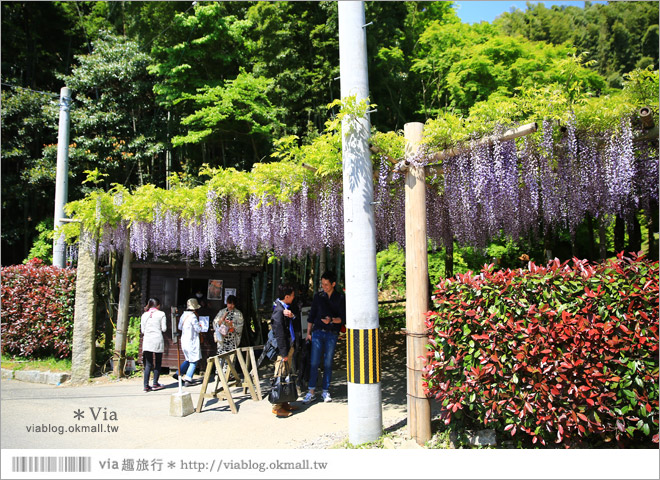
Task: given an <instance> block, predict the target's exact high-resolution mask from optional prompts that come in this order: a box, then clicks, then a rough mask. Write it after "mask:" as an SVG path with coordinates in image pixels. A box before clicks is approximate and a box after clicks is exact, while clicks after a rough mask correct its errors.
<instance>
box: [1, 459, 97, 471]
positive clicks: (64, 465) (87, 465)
mask: <svg viewBox="0 0 660 480" xmlns="http://www.w3.org/2000/svg"><path fill="white" fill-rule="evenodd" d="M11 471H12V472H91V471H92V457H12V459H11Z"/></svg>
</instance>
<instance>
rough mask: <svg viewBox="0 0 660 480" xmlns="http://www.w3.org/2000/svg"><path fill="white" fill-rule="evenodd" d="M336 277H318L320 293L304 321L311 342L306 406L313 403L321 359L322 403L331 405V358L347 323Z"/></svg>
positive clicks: (344, 298)
mask: <svg viewBox="0 0 660 480" xmlns="http://www.w3.org/2000/svg"><path fill="white" fill-rule="evenodd" d="M336 285H337V277H336V276H335V274H334V273H333V272H325V273H324V274H323V275H321V288H322V289H323V291H322V292H320V293H317V294H316V295H314V300H313V301H312V309H311V310H310V312H309V317H308V318H307V322H308V323H307V338H308V339H311V341H312V351H311V355H310V357H311V358H310V372H309V385H308V387H309V391H308V392H307V394H306V395H305V398H304V399H303V403H305V404H307V403H310V402H312V401H314V400H315V396H314V389H315V388H316V381H317V379H318V374H319V366H320V365H321V356H323V392H322V393H321V397H322V398H323V401H324V402H331V401H332V397H331V396H330V390H329V389H330V380H331V379H332V359H333V357H334V355H335V346H336V345H337V338H338V337H339V331H340V330H341V327H342V325H345V324H346V297H344V295H342V294H341V293H339V292H337V291H336V290H335V286H336Z"/></svg>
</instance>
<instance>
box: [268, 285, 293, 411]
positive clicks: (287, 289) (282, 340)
mask: <svg viewBox="0 0 660 480" xmlns="http://www.w3.org/2000/svg"><path fill="white" fill-rule="evenodd" d="M295 296H296V291H295V290H294V288H293V287H292V286H291V285H290V284H284V285H280V286H279V297H278V299H277V300H276V301H275V303H274V305H273V314H272V315H271V317H270V318H271V328H272V329H273V336H274V337H275V340H276V341H277V350H278V352H277V360H276V361H275V373H274V374H275V375H278V372H280V370H281V369H282V368H283V363H286V364H287V365H288V368H289V371H291V363H292V361H293V352H294V348H293V340H294V338H295V337H294V334H293V325H292V323H291V322H292V321H293V319H294V318H295V317H294V315H293V312H292V311H291V309H290V305H291V303H292V302H293V299H294V298H295ZM294 410H297V407H295V406H293V405H291V404H289V403H288V402H286V403H276V404H274V405H273V413H274V414H275V415H277V416H278V417H282V418H286V417H289V416H291V414H292V413H291V412H292V411H294Z"/></svg>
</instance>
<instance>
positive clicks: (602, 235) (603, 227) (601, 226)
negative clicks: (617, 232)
mask: <svg viewBox="0 0 660 480" xmlns="http://www.w3.org/2000/svg"><path fill="white" fill-rule="evenodd" d="M598 247H599V250H600V259H601V260H605V259H606V258H607V224H606V221H605V217H604V216H602V215H601V217H600V218H599V219H598Z"/></svg>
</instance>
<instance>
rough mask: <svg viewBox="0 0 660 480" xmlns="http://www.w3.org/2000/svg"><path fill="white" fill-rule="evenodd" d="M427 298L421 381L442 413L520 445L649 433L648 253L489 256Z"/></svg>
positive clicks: (653, 315)
mask: <svg viewBox="0 0 660 480" xmlns="http://www.w3.org/2000/svg"><path fill="white" fill-rule="evenodd" d="M433 301H434V305H435V311H432V312H429V314H428V319H427V325H428V327H429V328H430V329H431V335H430V337H429V338H430V345H429V346H428V348H429V350H428V353H427V365H426V368H425V386H426V389H427V394H428V395H432V396H434V397H435V398H436V399H437V400H439V401H440V402H442V405H443V407H444V408H443V409H442V416H443V418H444V421H445V423H446V424H451V423H452V422H454V423H460V424H462V425H463V426H464V427H466V428H475V427H477V426H479V425H483V426H486V427H487V428H494V429H495V430H496V431H497V432H498V433H499V434H500V435H502V436H503V438H513V439H514V440H516V439H518V440H519V444H520V445H524V444H528V443H531V444H532V445H534V444H543V445H546V444H548V443H550V442H554V443H560V444H562V445H563V446H566V447H568V446H580V445H592V446H593V445H601V444H603V442H605V443H606V444H607V442H616V443H617V444H618V445H619V446H626V445H640V444H646V443H648V442H650V441H653V442H655V443H658V262H653V263H652V262H650V261H648V260H646V259H644V258H642V257H640V258H637V257H636V256H634V255H633V256H632V258H629V257H625V256H623V255H622V254H621V255H619V256H618V259H617V260H612V261H608V262H605V263H602V264H595V265H594V264H590V263H589V262H587V261H582V260H578V259H573V260H572V262H571V264H569V262H564V263H560V262H559V261H558V260H555V261H552V262H550V263H549V264H548V266H547V267H540V266H536V265H534V264H533V263H530V264H529V267H528V269H518V270H494V269H493V266H492V265H490V266H486V267H484V269H483V270H482V271H481V273H480V274H479V275H473V274H471V272H469V273H467V274H465V275H457V278H455V279H445V280H443V281H442V282H441V283H440V284H439V285H438V286H437V290H436V291H435V292H434V297H433ZM481 428H483V427H481Z"/></svg>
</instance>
